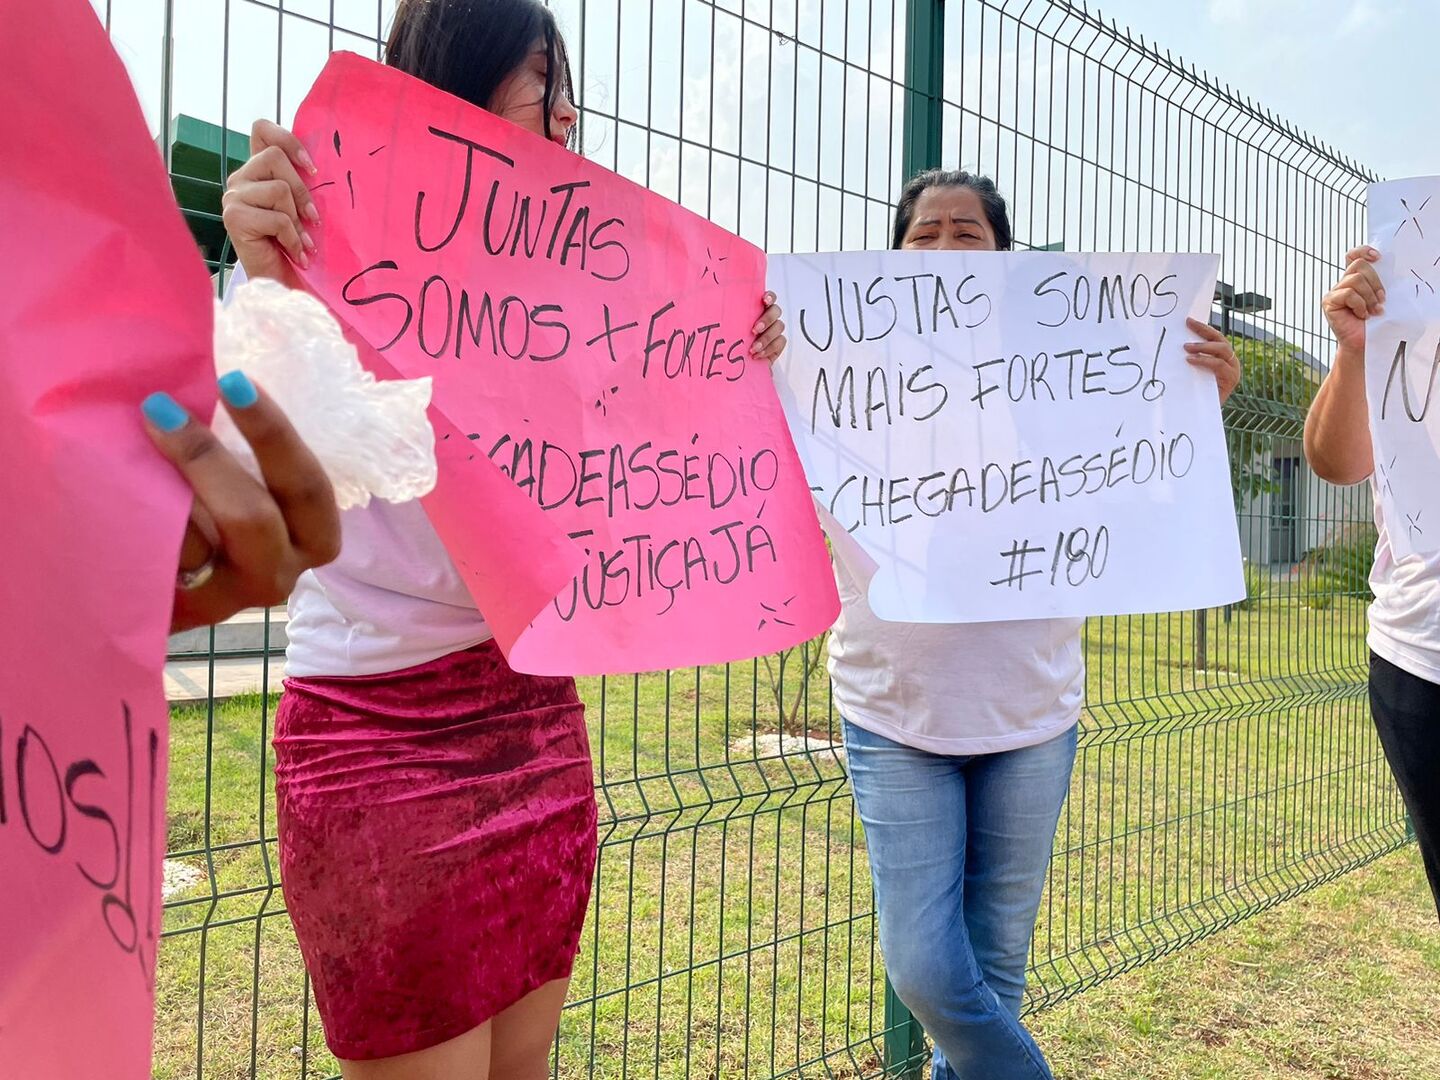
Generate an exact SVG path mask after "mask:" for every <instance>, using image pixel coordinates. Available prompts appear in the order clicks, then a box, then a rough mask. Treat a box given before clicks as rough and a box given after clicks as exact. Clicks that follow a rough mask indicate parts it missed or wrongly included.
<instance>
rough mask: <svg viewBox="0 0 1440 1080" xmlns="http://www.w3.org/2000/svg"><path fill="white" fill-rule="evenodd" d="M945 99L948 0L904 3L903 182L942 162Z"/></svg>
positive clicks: (901, 166)
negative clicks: (942, 127)
mask: <svg viewBox="0 0 1440 1080" xmlns="http://www.w3.org/2000/svg"><path fill="white" fill-rule="evenodd" d="M944 98H945V0H907V2H906V5H905V127H904V142H903V144H902V147H901V154H900V168H901V171H902V173H903V175H902V176H901V178H900V182H901V183H902V184H903V183H904V182H905V181H906V180H908V179H909V178H910V177H912V176H914V175H915V174H916V173H917V172H919V171H920V170H921V169H931V168H934V167H935V166H937V165H939V164H940V163H941V162H940V146H941V140H940V132H941V127H940V125H941V115H942V114H941V104H942V103H943V101H944Z"/></svg>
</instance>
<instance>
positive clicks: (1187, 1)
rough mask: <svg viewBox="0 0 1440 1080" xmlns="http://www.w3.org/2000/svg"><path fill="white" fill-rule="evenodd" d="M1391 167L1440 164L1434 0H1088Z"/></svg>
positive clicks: (1375, 164)
mask: <svg viewBox="0 0 1440 1080" xmlns="http://www.w3.org/2000/svg"><path fill="white" fill-rule="evenodd" d="M1090 7H1091V9H1092V10H1098V11H1099V12H1100V14H1101V15H1103V16H1104V17H1105V18H1106V19H1107V20H1108V19H1112V18H1113V19H1114V20H1115V21H1116V22H1117V23H1119V24H1120V25H1122V26H1128V27H1129V28H1130V30H1131V31H1132V32H1133V33H1137V34H1143V35H1144V36H1145V38H1146V40H1147V41H1150V42H1153V43H1155V44H1157V45H1159V46H1160V47H1161V48H1162V49H1167V48H1168V49H1170V50H1171V51H1172V52H1175V53H1177V54H1178V55H1181V56H1184V58H1185V59H1186V60H1187V61H1190V62H1193V63H1194V64H1195V65H1196V66H1198V67H1200V68H1203V69H1204V70H1206V71H1208V72H1209V73H1210V74H1211V75H1212V76H1215V77H1217V78H1219V79H1220V80H1221V82H1223V83H1228V84H1229V85H1230V86H1231V87H1232V88H1233V89H1234V90H1236V91H1237V92H1239V93H1240V94H1243V95H1244V96H1246V97H1249V98H1251V99H1253V100H1254V101H1255V102H1256V103H1257V104H1262V105H1264V106H1265V107H1267V108H1269V109H1271V110H1272V111H1274V112H1276V113H1278V114H1280V115H1281V116H1283V117H1285V118H1286V119H1287V120H1289V121H1291V122H1292V123H1294V124H1296V125H1297V126H1299V127H1301V128H1303V129H1305V130H1306V131H1309V132H1310V133H1311V134H1312V135H1314V136H1315V137H1316V138H1318V139H1320V140H1321V141H1323V142H1327V143H1329V144H1330V145H1331V146H1333V147H1334V148H1335V149H1336V150H1338V151H1340V152H1341V153H1342V154H1345V155H1346V156H1347V157H1351V158H1353V159H1355V160H1357V161H1358V162H1360V163H1361V164H1363V165H1366V166H1368V167H1369V168H1371V169H1372V170H1374V171H1375V172H1376V173H1378V174H1380V175H1381V176H1384V177H1386V178H1388V179H1392V180H1394V179H1400V178H1401V177H1406V176H1421V175H1434V174H1436V173H1440V119H1437V117H1440V64H1437V63H1436V60H1435V47H1436V45H1437V44H1440V2H1437V0H1098V3H1097V2H1096V0H1090Z"/></svg>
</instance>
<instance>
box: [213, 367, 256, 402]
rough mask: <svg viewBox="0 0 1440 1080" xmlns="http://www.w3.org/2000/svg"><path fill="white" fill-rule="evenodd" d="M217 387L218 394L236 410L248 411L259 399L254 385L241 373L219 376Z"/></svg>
mask: <svg viewBox="0 0 1440 1080" xmlns="http://www.w3.org/2000/svg"><path fill="white" fill-rule="evenodd" d="M218 385H219V387H220V393H222V394H223V395H225V400H226V401H228V402H229V403H230V404H231V405H233V406H235V408H237V409H248V408H249V407H250V406H251V405H254V404H255V402H256V401H258V400H259V399H260V395H259V393H258V392H257V391H256V389H255V384H254V383H252V382H251V381H250V379H249V378H248V377H247V376H246V374H245V373H244V372H243V371H232V372H230V373H229V374H228V375H221V376H220V382H219V384H218Z"/></svg>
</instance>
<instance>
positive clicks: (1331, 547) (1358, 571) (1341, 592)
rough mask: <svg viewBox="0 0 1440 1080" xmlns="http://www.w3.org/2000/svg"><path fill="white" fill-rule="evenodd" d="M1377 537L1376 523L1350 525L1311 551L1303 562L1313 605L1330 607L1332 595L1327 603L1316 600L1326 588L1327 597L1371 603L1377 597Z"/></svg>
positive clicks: (1303, 571) (1306, 586)
mask: <svg viewBox="0 0 1440 1080" xmlns="http://www.w3.org/2000/svg"><path fill="white" fill-rule="evenodd" d="M1376 539H1377V534H1376V532H1375V526H1374V525H1373V524H1370V523H1369V522H1366V523H1364V524H1355V525H1348V526H1346V527H1344V528H1343V529H1340V530H1339V531H1338V532H1336V533H1335V534H1334V535H1332V536H1331V537H1330V539H1329V540H1327V541H1326V542H1325V544H1324V545H1323V546H1322V547H1318V548H1316V549H1315V550H1314V551H1312V552H1310V553H1309V554H1308V555H1307V556H1306V557H1305V561H1304V563H1303V564H1302V566H1301V572H1302V574H1303V575H1304V577H1305V595H1306V602H1307V603H1309V604H1310V606H1311V607H1329V603H1328V599H1327V602H1326V603H1324V604H1323V605H1322V604H1318V603H1315V602H1312V599H1318V598H1319V595H1320V594H1321V592H1322V591H1323V593H1324V594H1325V596H1326V597H1327V598H1328V597H1335V596H1353V597H1356V598H1358V599H1361V600H1364V601H1366V602H1367V603H1368V602H1369V601H1371V600H1373V599H1374V598H1375V597H1374V594H1373V593H1372V592H1371V591H1370V567H1371V565H1372V564H1373V563H1374V561H1375V541H1376Z"/></svg>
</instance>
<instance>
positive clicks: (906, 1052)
mask: <svg viewBox="0 0 1440 1080" xmlns="http://www.w3.org/2000/svg"><path fill="white" fill-rule="evenodd" d="M924 1070H925V1029H924V1028H922V1027H921V1026H920V1021H918V1020H916V1019H915V1017H914V1016H912V1015H911V1014H910V1010H909V1009H907V1008H906V1007H905V1003H904V1002H903V1001H901V1000H900V999H899V998H898V997H896V996H895V988H894V987H893V986H891V985H890V979H889V978H888V977H887V978H886V979H885V1075H886V1076H893V1077H899V1078H900V1080H920V1074H921V1073H922V1072H924Z"/></svg>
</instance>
